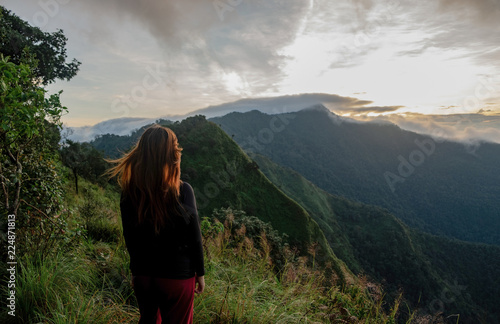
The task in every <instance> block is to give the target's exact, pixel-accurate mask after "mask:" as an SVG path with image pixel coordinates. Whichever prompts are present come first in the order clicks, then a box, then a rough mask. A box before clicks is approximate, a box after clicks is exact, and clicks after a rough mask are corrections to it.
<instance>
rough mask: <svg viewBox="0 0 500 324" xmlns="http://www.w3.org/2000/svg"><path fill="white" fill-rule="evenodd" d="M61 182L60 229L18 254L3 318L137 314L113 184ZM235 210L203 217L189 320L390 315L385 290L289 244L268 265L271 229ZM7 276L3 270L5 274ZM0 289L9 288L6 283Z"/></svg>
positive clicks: (382, 319)
mask: <svg viewBox="0 0 500 324" xmlns="http://www.w3.org/2000/svg"><path fill="white" fill-rule="evenodd" d="M59 171H60V172H61V174H62V173H65V174H66V176H65V177H66V179H65V181H64V192H65V197H64V205H65V210H64V212H63V213H62V214H61V215H59V219H62V220H64V222H65V223H66V225H67V226H66V227H65V235H64V236H62V237H61V236H59V237H58V238H57V239H55V238H52V240H56V241H55V242H54V243H55V244H53V245H52V246H53V248H52V249H51V250H50V251H45V252H46V253H45V254H44V255H43V256H42V255H41V253H40V251H39V250H36V249H35V250H32V251H29V252H27V253H24V254H23V255H22V256H21V255H20V257H19V259H18V268H17V269H18V272H17V276H16V317H12V316H9V315H7V312H6V311H5V309H2V312H1V313H0V322H1V323H6V324H8V323H61V324H62V323H96V324H100V323H105V324H111V323H137V321H138V320H139V310H138V307H137V301H136V299H135V296H134V293H133V288H132V284H131V273H130V269H129V256H128V253H127V252H126V248H125V242H124V240H123V236H122V233H121V226H120V218H119V205H118V203H119V193H118V192H117V191H116V190H115V189H114V188H112V187H108V188H107V189H104V188H102V187H99V186H98V185H96V184H93V183H90V182H88V181H86V180H83V179H82V180H81V181H80V194H76V193H75V189H74V186H73V181H72V179H70V176H69V175H68V174H69V172H67V171H64V170H59ZM222 214H224V215H226V216H228V217H229V216H230V215H232V217H229V218H231V219H232V220H231V221H228V222H225V226H220V225H219V226H217V223H216V222H214V221H210V220H207V219H204V220H203V221H202V234H203V242H204V247H205V264H206V290H205V292H204V293H203V294H201V295H197V296H196V297H195V302H194V322H195V323H278V322H282V323H329V322H334V321H337V322H344V321H345V322H356V323H394V322H395V320H396V318H397V313H398V306H399V304H398V303H395V304H393V305H392V306H391V307H389V312H384V309H383V307H382V301H381V299H380V296H381V293H382V292H381V291H380V290H377V291H375V292H374V293H373V292H372V293H370V292H369V291H368V287H367V286H366V285H363V283H359V284H354V285H349V286H344V287H343V288H342V287H339V286H336V285H332V284H331V283H332V281H331V279H332V278H329V277H328V276H327V275H325V273H324V272H320V270H319V269H313V268H312V267H310V266H308V265H307V264H308V263H309V262H307V260H306V259H307V257H301V256H299V255H297V254H295V253H294V252H293V251H291V250H290V249H287V248H286V247H283V249H284V250H285V251H286V253H285V254H286V255H285V258H286V261H287V262H286V265H285V267H284V269H283V271H282V272H281V273H280V274H279V275H277V274H276V272H275V271H273V262H274V260H273V258H272V257H271V253H272V250H271V246H270V244H269V242H268V241H267V240H266V239H265V237H266V236H267V237H270V236H271V235H272V231H273V230H272V229H269V231H268V232H265V235H263V234H262V233H259V234H258V236H255V235H254V236H252V235H251V234H250V233H249V231H246V232H245V230H243V227H239V228H237V226H236V223H238V222H239V223H240V224H241V222H242V221H243V223H245V222H246V224H247V225H248V228H250V224H251V223H249V222H251V218H247V220H246V221H244V219H245V217H244V216H243V217H242V216H241V215H242V213H241V212H238V211H235V210H230V209H222V210H218V212H217V213H216V214H215V216H217V217H221V216H222ZM3 279H4V278H2V280H3ZM1 287H2V290H1V295H2V298H4V297H5V294H6V292H5V287H6V285H4V282H2V285H1Z"/></svg>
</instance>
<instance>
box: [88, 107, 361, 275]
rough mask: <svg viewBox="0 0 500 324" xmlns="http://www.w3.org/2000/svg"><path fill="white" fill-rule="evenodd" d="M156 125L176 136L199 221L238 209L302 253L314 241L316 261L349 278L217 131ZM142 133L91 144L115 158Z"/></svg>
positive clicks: (301, 212)
mask: <svg viewBox="0 0 500 324" xmlns="http://www.w3.org/2000/svg"><path fill="white" fill-rule="evenodd" d="M161 124H164V125H167V126H168V127H169V128H171V129H172V130H173V131H174V132H175V133H176V135H177V137H178V139H179V143H180V144H181V146H182V148H183V152H182V154H183V157H182V160H181V170H182V174H181V179H182V180H184V181H187V182H189V183H190V184H191V186H192V187H193V189H194V191H195V195H196V200H197V205H198V210H199V213H200V217H204V216H209V215H211V214H212V211H213V210H215V209H220V208H227V207H230V208H233V209H237V210H243V211H245V212H246V213H247V214H249V215H254V216H257V217H258V218H260V219H261V220H263V221H264V222H269V223H271V225H272V226H273V228H274V229H275V230H277V231H279V232H280V233H285V234H286V235H288V239H289V243H290V244H291V245H292V246H295V247H298V248H299V250H300V252H301V254H303V255H305V254H307V251H308V249H309V248H310V247H311V246H312V245H314V244H316V243H317V244H318V245H319V251H318V254H317V255H316V258H317V261H319V262H320V263H323V264H324V263H326V262H331V264H332V267H333V269H334V271H335V273H336V274H337V276H338V277H339V278H340V279H341V280H342V281H343V280H345V279H346V276H347V277H350V276H351V275H350V271H349V270H348V269H347V268H346V266H345V264H344V263H343V262H342V261H341V260H339V259H338V258H337V257H336V256H335V254H334V253H333V252H332V250H331V248H330V246H329V244H328V242H327V240H326V238H325V236H324V234H323V231H321V229H320V228H319V226H318V224H317V223H316V221H314V220H313V219H312V217H311V216H310V215H309V214H308V213H307V212H306V211H305V209H304V208H302V206H300V205H299V204H297V203H296V202H295V201H293V200H292V199H290V198H289V197H288V196H286V195H285V194H284V193H283V192H282V191H281V190H279V189H278V188H276V187H275V186H274V185H273V184H272V183H271V182H270V181H269V180H268V179H267V178H266V177H265V176H264V174H263V173H262V172H261V171H260V170H259V169H258V166H257V165H256V164H255V163H254V162H253V161H252V160H251V159H249V158H248V156H247V155H246V154H245V153H244V152H243V151H242V150H241V149H240V147H239V146H238V145H237V144H236V142H234V141H233V140H232V139H231V138H229V137H228V136H227V134H226V133H224V131H223V130H222V129H220V128H219V127H218V126H217V125H215V124H214V123H212V122H208V121H207V120H206V119H205V118H204V117H203V116H196V117H190V118H187V119H186V120H184V121H182V122H181V123H171V122H165V121H161ZM145 127H147V126H145ZM143 130H144V128H142V129H139V130H137V131H136V132H134V133H133V134H132V135H130V136H116V135H104V136H101V137H99V138H98V139H97V140H96V141H94V142H92V144H93V145H94V146H95V147H96V148H97V149H99V150H103V151H104V153H105V155H107V156H111V157H116V156H117V153H115V152H118V151H115V150H116V147H118V148H120V150H121V151H125V150H127V149H129V148H130V147H131V146H132V145H133V144H135V142H136V141H137V140H138V138H139V136H140V134H142V132H143Z"/></svg>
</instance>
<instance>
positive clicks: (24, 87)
mask: <svg viewBox="0 0 500 324" xmlns="http://www.w3.org/2000/svg"><path fill="white" fill-rule="evenodd" d="M0 76H1V78H0V144H1V145H0V153H1V154H0V180H1V184H2V191H1V197H0V212H1V214H2V217H6V215H7V214H14V215H16V221H17V226H18V228H19V240H18V242H17V244H18V249H19V252H21V253H22V252H23V251H27V250H29V249H33V248H36V249H41V250H42V251H45V252H44V253H49V251H50V249H51V246H50V243H49V242H52V241H51V240H47V239H48V238H49V237H51V236H53V235H56V236H57V235H61V234H62V233H63V232H64V231H65V230H66V228H65V221H64V219H63V218H64V217H63V215H62V212H61V211H60V202H61V198H62V192H61V183H60V178H59V176H58V174H57V169H58V168H60V166H59V164H58V163H59V162H58V159H57V158H58V155H57V151H56V150H57V145H58V144H57V142H58V140H59V138H60V137H59V128H60V126H61V123H60V117H61V115H62V113H63V112H64V111H65V109H66V108H65V107H63V106H62V105H61V103H60V101H59V94H54V95H51V96H50V97H48V98H46V97H45V93H46V91H45V90H44V89H43V88H41V87H40V86H38V85H37V84H36V82H34V77H35V76H34V74H33V71H32V67H31V66H29V65H27V64H24V63H21V64H14V63H13V62H9V61H8V60H7V59H5V58H3V57H2V58H1V59H0ZM3 230H4V229H2V231H3Z"/></svg>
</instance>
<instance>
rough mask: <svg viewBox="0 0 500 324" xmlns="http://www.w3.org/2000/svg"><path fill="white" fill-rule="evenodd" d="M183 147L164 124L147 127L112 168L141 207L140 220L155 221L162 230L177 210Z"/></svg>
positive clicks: (125, 193) (137, 206)
mask: <svg viewBox="0 0 500 324" xmlns="http://www.w3.org/2000/svg"><path fill="white" fill-rule="evenodd" d="M181 151H182V148H180V147H179V143H178V141H177V136H175V133H174V132H173V131H172V130H171V129H169V128H167V127H163V126H160V125H152V126H150V127H149V128H148V129H146V130H145V131H144V133H143V134H142V136H141V138H140V139H139V141H138V142H137V144H136V145H135V147H134V148H133V149H132V150H131V151H130V152H128V153H125V154H124V155H123V156H122V157H121V158H118V159H116V160H110V161H109V162H111V163H115V164H116V165H115V166H114V167H112V168H110V169H109V170H108V174H109V175H110V176H111V177H114V176H118V183H119V184H120V187H121V189H122V192H123V194H124V195H127V196H129V197H130V198H131V199H132V201H133V203H134V205H135V207H136V208H137V212H138V215H137V217H138V218H137V221H138V223H139V224H140V223H143V222H144V221H146V220H149V221H152V223H153V225H154V227H155V232H156V233H158V232H159V230H160V228H161V227H163V226H164V225H165V224H166V222H167V221H169V220H171V216H172V215H171V214H172V213H174V214H176V213H177V211H176V208H175V207H176V206H178V205H179V195H180V185H181V180H180V176H181Z"/></svg>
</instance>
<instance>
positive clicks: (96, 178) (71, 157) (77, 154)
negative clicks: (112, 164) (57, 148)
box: [61, 140, 109, 194]
mask: <svg viewBox="0 0 500 324" xmlns="http://www.w3.org/2000/svg"><path fill="white" fill-rule="evenodd" d="M61 158H62V161H63V163H64V164H65V165H66V166H67V167H68V168H70V169H71V171H73V177H74V178H75V190H76V194H78V176H82V177H84V178H85V179H87V180H89V181H92V182H97V183H98V184H100V185H104V184H105V183H106V182H107V180H106V178H105V177H101V176H102V175H103V174H104V173H105V172H106V170H107V169H108V168H109V164H108V163H107V162H106V161H105V160H104V158H103V156H102V153H101V152H100V151H98V150H96V149H95V148H94V147H93V146H92V145H91V144H90V143H78V142H74V141H71V140H66V143H65V145H64V146H63V147H62V149H61Z"/></svg>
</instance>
